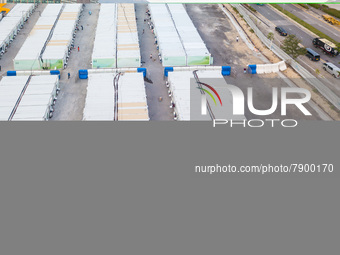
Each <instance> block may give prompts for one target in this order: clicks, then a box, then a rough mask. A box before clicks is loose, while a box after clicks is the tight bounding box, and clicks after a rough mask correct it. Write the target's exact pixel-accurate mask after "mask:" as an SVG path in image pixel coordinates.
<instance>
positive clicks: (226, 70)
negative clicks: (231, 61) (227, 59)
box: [222, 66, 231, 76]
mask: <svg viewBox="0 0 340 255" xmlns="http://www.w3.org/2000/svg"><path fill="white" fill-rule="evenodd" d="M230 73H231V67H230V66H222V75H223V76H229V75H230Z"/></svg>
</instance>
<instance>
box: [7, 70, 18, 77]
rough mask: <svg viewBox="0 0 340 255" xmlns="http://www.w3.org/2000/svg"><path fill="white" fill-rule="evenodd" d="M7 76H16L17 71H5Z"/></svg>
mask: <svg viewBox="0 0 340 255" xmlns="http://www.w3.org/2000/svg"><path fill="white" fill-rule="evenodd" d="M7 76H17V71H7Z"/></svg>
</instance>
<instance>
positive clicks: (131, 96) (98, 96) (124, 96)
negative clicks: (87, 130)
mask: <svg viewBox="0 0 340 255" xmlns="http://www.w3.org/2000/svg"><path fill="white" fill-rule="evenodd" d="M116 75H117V74H113V73H95V74H89V77H88V86H87V94H86V101H85V108H84V114H83V120H114V107H115V101H114V100H115V99H114V78H115V76H116ZM118 120H149V116H148V107H147V101H146V93H145V85H144V78H143V74H142V73H125V74H122V75H120V78H119V83H118Z"/></svg>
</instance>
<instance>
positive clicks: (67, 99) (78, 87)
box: [52, 4, 99, 120]
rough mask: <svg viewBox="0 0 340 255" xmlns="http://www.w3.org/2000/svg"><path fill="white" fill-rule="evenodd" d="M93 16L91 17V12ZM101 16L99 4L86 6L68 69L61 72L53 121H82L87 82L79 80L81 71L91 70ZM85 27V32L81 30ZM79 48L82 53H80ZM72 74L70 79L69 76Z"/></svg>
mask: <svg viewBox="0 0 340 255" xmlns="http://www.w3.org/2000/svg"><path fill="white" fill-rule="evenodd" d="M90 10H91V11H92V15H89V11H90ZM98 14H99V5H98V4H86V5H85V8H84V10H83V13H82V16H81V18H80V22H79V31H78V32H77V34H76V38H75V41H74V47H75V49H73V50H72V51H71V54H70V58H69V60H68V63H67V67H66V69H64V70H62V72H61V79H60V88H61V91H60V93H59V96H58V100H57V103H56V105H55V112H54V116H53V118H52V120H82V118H83V110H84V106H85V98H86V88H87V80H80V79H79V78H78V70H79V69H90V68H91V56H92V49H93V43H94V38H95V31H96V26H97V20H98ZM81 26H83V28H84V30H81ZM78 46H79V49H80V51H79V52H78ZM68 73H70V74H71V78H70V79H68V77H67V74H68Z"/></svg>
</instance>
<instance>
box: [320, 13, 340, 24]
mask: <svg viewBox="0 0 340 255" xmlns="http://www.w3.org/2000/svg"><path fill="white" fill-rule="evenodd" d="M322 18H323V19H324V20H325V21H327V22H328V23H330V24H332V25H338V26H340V21H339V20H337V19H335V18H334V17H332V16H330V15H327V14H325V15H322Z"/></svg>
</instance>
